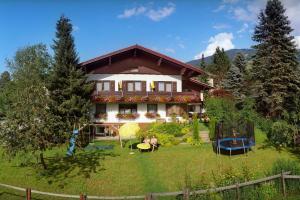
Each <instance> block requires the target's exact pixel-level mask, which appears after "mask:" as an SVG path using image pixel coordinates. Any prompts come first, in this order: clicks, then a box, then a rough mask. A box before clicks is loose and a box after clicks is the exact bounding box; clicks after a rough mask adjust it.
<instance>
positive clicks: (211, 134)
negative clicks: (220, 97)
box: [208, 118, 217, 141]
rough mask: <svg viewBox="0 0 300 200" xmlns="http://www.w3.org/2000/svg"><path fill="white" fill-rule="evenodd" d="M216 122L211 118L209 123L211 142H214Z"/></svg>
mask: <svg viewBox="0 0 300 200" xmlns="http://www.w3.org/2000/svg"><path fill="white" fill-rule="evenodd" d="M216 124H217V120H216V119H215V118H211V119H210V122H209V126H208V129H209V139H210V140H211V141H213V140H215V129H216Z"/></svg>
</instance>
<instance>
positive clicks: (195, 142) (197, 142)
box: [186, 137, 201, 146]
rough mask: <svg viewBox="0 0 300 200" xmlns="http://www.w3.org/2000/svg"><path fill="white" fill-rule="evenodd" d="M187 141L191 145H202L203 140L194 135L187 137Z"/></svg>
mask: <svg viewBox="0 0 300 200" xmlns="http://www.w3.org/2000/svg"><path fill="white" fill-rule="evenodd" d="M186 143H188V144H190V145H195V146H200V145H201V140H199V138H198V140H196V139H195V138H194V137H187V138H186Z"/></svg>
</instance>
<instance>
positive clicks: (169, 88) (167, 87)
mask: <svg viewBox="0 0 300 200" xmlns="http://www.w3.org/2000/svg"><path fill="white" fill-rule="evenodd" d="M166 92H172V83H166Z"/></svg>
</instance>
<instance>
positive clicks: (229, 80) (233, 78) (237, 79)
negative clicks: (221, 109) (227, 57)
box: [223, 65, 244, 103]
mask: <svg viewBox="0 0 300 200" xmlns="http://www.w3.org/2000/svg"><path fill="white" fill-rule="evenodd" d="M243 82H244V80H243V74H242V72H241V71H240V69H239V68H238V67H237V66H236V65H232V66H231V67H230V69H229V71H228V72H227V74H226V78H225V80H224V82H223V87H224V89H225V90H228V91H230V92H231V93H232V95H233V96H234V97H235V99H236V100H237V102H238V103H240V102H241V101H242V99H243V98H244V94H243V92H242V91H243Z"/></svg>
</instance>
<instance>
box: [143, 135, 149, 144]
mask: <svg viewBox="0 0 300 200" xmlns="http://www.w3.org/2000/svg"><path fill="white" fill-rule="evenodd" d="M143 142H144V143H145V144H150V139H149V137H148V136H147V137H146V138H145V139H144V141H143Z"/></svg>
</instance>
